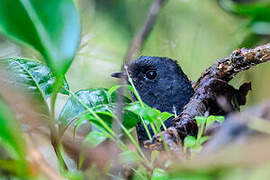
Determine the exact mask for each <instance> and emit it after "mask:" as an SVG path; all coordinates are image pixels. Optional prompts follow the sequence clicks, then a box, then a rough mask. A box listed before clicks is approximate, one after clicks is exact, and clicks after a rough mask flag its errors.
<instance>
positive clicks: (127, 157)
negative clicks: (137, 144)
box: [119, 151, 141, 164]
mask: <svg viewBox="0 0 270 180" xmlns="http://www.w3.org/2000/svg"><path fill="white" fill-rule="evenodd" d="M119 162H120V163H121V164H139V163H140V162H141V160H140V156H139V155H138V154H137V153H136V152H135V151H124V152H122V153H120V154H119Z"/></svg>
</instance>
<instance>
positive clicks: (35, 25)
mask: <svg viewBox="0 0 270 180" xmlns="http://www.w3.org/2000/svg"><path fill="white" fill-rule="evenodd" d="M0 3H1V6H0V33H1V34H4V35H5V36H7V37H9V38H11V39H13V40H16V41H19V42H22V43H25V44H27V45H30V46H32V47H34V48H35V49H36V50H38V51H39V52H40V53H41V54H42V55H43V56H44V58H45V60H46V62H47V63H48V65H49V67H50V68H51V69H52V71H53V72H54V73H55V74H56V75H57V76H63V75H64V74H65V72H66V71H67V69H68V68H69V66H70V64H71V62H72V60H73V57H74V55H75V53H76V50H77V43H78V42H79V38H80V23H79V17H78V14H77V11H76V9H75V6H74V3H73V1H72V0H58V1H54V0H49V1H46V2H45V1H29V0H28V1H14V2H13V1H9V0H1V1H0ZM10 8H12V9H14V10H13V11H12V13H10ZM52 12H53V13H52Z"/></svg>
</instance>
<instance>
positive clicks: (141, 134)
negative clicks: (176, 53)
mask: <svg viewBox="0 0 270 180" xmlns="http://www.w3.org/2000/svg"><path fill="white" fill-rule="evenodd" d="M128 73H129V74H130V77H131V78H132V81H133V83H134V85H135V88H136V89H137V91H138V93H139V95H140V97H141V99H142V100H143V102H145V103H146V104H147V105H149V106H150V107H152V108H156V109H158V110H160V111H161V112H164V111H166V112H170V113H176V114H179V113H181V112H182V109H183V107H184V106H185V105H186V104H187V103H188V102H189V100H190V98H191V96H192V95H193V94H194V90H193V88H192V84H191V82H190V81H189V80H188V78H187V76H186V75H185V74H184V72H183V71H182V69H181V67H180V66H179V65H178V64H177V62H176V61H174V60H172V59H170V58H167V57H155V56H142V57H140V58H139V59H137V60H135V61H133V62H132V63H131V64H129V65H128ZM111 76H112V77H116V78H121V77H125V76H126V73H124V72H118V73H113V74H112V75H111ZM164 124H165V125H166V127H170V126H172V125H173V118H169V119H168V120H166V121H165V122H164ZM150 132H151V128H150ZM151 133H152V132H151ZM137 134H138V139H139V141H140V142H142V141H144V140H147V134H146V132H145V129H144V127H143V125H142V124H141V123H139V124H138V126H137ZM152 135H153V133H152Z"/></svg>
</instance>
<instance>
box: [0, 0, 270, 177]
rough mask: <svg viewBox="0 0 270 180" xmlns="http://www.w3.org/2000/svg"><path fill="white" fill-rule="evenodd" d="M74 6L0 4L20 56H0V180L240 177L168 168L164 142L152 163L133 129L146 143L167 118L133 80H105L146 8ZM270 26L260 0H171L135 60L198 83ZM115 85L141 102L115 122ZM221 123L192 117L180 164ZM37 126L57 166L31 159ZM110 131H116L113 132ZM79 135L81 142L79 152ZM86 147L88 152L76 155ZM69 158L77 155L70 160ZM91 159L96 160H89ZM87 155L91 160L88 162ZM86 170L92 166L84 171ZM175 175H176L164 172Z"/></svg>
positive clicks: (268, 9)
mask: <svg viewBox="0 0 270 180" xmlns="http://www.w3.org/2000/svg"><path fill="white" fill-rule="evenodd" d="M75 3H76V4H75ZM75 3H74V2H73V1H72V0H46V1H42V0H39V1H37V0H36V1H35V0H21V1H19V0H16V1H11V0H0V33H1V35H2V37H1V38H7V39H11V40H12V41H14V43H18V44H19V46H16V47H17V48H20V56H21V55H22V56H23V57H24V58H21V57H15V55H14V54H16V53H14V54H12V53H11V55H9V57H6V56H3V57H2V56H1V54H3V52H2V50H1V49H0V57H1V59H0V74H1V76H0V84H3V85H4V86H1V87H0V89H2V90H1V91H0V176H1V178H2V177H3V178H10V179H17V178H27V179H44V178H48V179H50V178H55V177H58V178H59V177H66V178H68V179H85V178H86V179H87V178H88V179H89V178H90V177H91V178H93V179H95V178H96V179H100V178H104V177H112V178H116V179H121V178H122V177H121V175H120V174H119V173H115V171H116V172H118V171H119V169H120V167H121V168H122V167H128V170H127V171H130V172H128V173H129V174H132V175H133V179H152V180H159V179H162V180H163V179H179V178H180V179H215V178H217V179H218V178H220V179H226V177H227V178H231V177H234V178H236V179H237V178H242V177H245V175H244V174H245V169H244V168H238V169H237V170H238V171H237V170H236V171H233V169H234V167H224V168H223V167H215V166H214V165H213V167H211V168H206V169H196V168H193V169H192V168H191V169H189V170H187V171H184V170H183V168H182V169H181V167H179V168H178V167H174V166H173V165H174V164H172V163H171V162H172V160H173V159H171V157H170V155H171V154H170V150H169V148H168V147H167V146H166V144H164V148H165V150H166V151H167V152H165V153H166V155H167V157H166V159H165V160H164V161H163V162H162V166H161V165H160V164H158V162H159V161H160V159H159V158H160V157H161V156H162V155H161V152H158V151H153V152H151V154H150V155H149V157H148V156H147V155H146V153H145V152H144V149H143V148H142V147H140V145H139V143H138V142H137V139H136V138H137V137H136V132H135V131H136V130H135V126H136V125H137V124H138V123H139V122H142V124H143V125H144V128H145V129H146V132H147V136H148V139H152V137H151V135H150V132H149V129H148V127H149V126H150V127H151V128H152V130H153V132H154V134H158V133H160V132H161V129H162V128H163V129H166V127H165V125H164V121H165V120H166V119H168V118H170V117H171V116H173V114H170V113H168V112H160V111H158V110H156V109H153V108H151V107H149V106H147V105H146V104H145V103H144V102H143V101H142V100H141V98H140V96H139V94H138V92H137V91H136V88H135V87H134V85H133V83H132V80H131V78H130V77H128V81H129V83H130V84H131V85H124V86H120V85H115V84H116V82H114V81H113V80H111V79H109V73H111V72H112V71H113V70H116V69H117V68H118V65H119V64H120V63H121V61H122V58H123V57H124V54H125V52H126V50H127V47H128V44H129V43H130V41H131V39H132V37H133V35H134V33H135V32H137V31H138V30H139V27H140V25H141V24H142V23H143V20H144V19H145V16H146V14H147V10H148V7H149V4H150V3H151V1H137V0H130V1H124V0H122V1H121V0H118V1H107V0H90V1H86V0H83V1H75ZM76 7H77V8H78V9H79V13H78V12H77V10H76ZM84 7H85V9H84ZM231 12H233V13H234V15H232V14H230V13H231ZM79 14H80V16H81V20H80V19H79ZM80 22H82V24H80ZM81 27H82V30H81ZM269 27H270V3H269V1H267V0H262V1H258V2H257V1H256V2H254V3H249V4H237V3H235V2H234V1H231V0H220V4H217V3H216V2H214V1H211V0H205V1H202V0H193V1H184V0H181V1H179V2H178V1H173V0H172V1H168V2H167V4H166V6H165V7H164V9H162V11H161V12H160V14H159V17H158V20H157V24H156V26H155V27H154V29H153V32H152V33H151V35H150V37H149V38H148V39H147V40H146V44H145V46H144V48H143V50H142V51H141V52H139V54H142V55H155V56H168V57H172V58H175V59H180V61H179V62H180V64H181V65H182V68H183V69H184V70H185V72H187V74H188V75H189V76H190V77H191V78H192V79H194V80H195V79H196V78H197V77H198V76H199V75H200V73H201V72H202V70H203V69H204V68H206V67H208V66H209V64H210V63H212V62H213V60H215V59H217V58H221V57H224V56H226V55H228V54H229V52H230V51H231V50H233V49H235V48H237V47H240V46H243V45H245V46H253V45H256V44H261V43H263V42H266V41H267V36H269V34H270V31H269ZM221 36H222V37H221ZM80 38H81V42H80ZM7 39H4V40H3V42H2V44H5V43H6V42H7V41H8V40H7ZM0 45H1V44H0ZM10 46H12V45H10ZM3 47H6V46H4V45H3ZM8 47H9V46H8ZM3 49H5V48H3ZM3 51H4V50H3ZM29 57H31V59H30V58H29ZM73 61H74V63H73V64H72V62H73ZM71 64H72V65H71ZM103 67H104V68H103ZM88 68H89V69H90V70H89V69H88ZM260 70H261V72H259V73H261V74H259V73H257V74H255V75H254V77H250V78H249V76H250V74H248V73H245V74H244V73H243V74H242V75H241V77H239V78H238V79H237V80H235V81H233V82H232V83H233V84H235V85H239V84H240V83H241V81H244V80H245V79H247V78H249V79H253V80H258V79H259V78H260V76H261V75H262V74H263V73H265V72H268V71H269V65H268V66H265V67H262V68H261V69H260ZM88 71H89V72H88ZM97 71H100V72H98V73H97ZM258 71H259V70H258ZM127 74H128V73H127ZM105 75H106V78H104V77H103V76H105ZM265 77H266V78H268V77H269V76H265ZM264 81H265V79H261V80H258V81H255V88H257V90H258V89H259V86H260V85H261V84H265V83H264ZM68 82H69V83H68ZM266 86H267V87H265V86H264V89H265V92H263V90H261V92H262V93H259V92H255V95H252V97H249V101H250V102H249V103H250V104H252V103H255V102H258V101H260V100H261V99H263V98H266V97H267V96H268V97H269V93H268V92H269V91H267V88H268V90H269V88H270V86H269V85H266ZM119 88H125V89H126V90H127V91H130V92H132V93H133V94H134V96H135V97H136V99H137V100H138V101H135V102H134V101H132V100H131V98H129V96H130V95H128V94H127V95H125V96H123V99H124V104H125V107H124V109H123V112H122V114H123V117H122V119H119V118H118V116H117V110H118V109H117V96H118V89H119ZM258 91H259V90H258ZM252 94H254V93H252ZM61 102H63V103H62V104H61ZM61 105H62V106H61ZM18 107H19V108H18ZM58 114H59V115H58ZM121 120H122V121H121ZM223 121H224V117H223V116H213V115H210V116H208V117H196V122H197V125H198V129H199V131H198V135H197V137H193V136H187V137H186V138H185V139H184V142H183V152H184V155H183V159H185V160H187V161H192V160H193V157H194V155H195V154H197V153H199V152H200V151H201V150H202V149H203V146H204V143H205V142H206V141H207V140H208V139H209V138H211V137H208V136H204V132H205V131H206V130H207V129H208V128H209V127H210V126H211V125H212V124H213V123H222V122H223ZM36 122H39V126H41V128H40V127H38V128H40V129H42V128H44V129H46V130H45V132H43V131H42V130H40V132H42V133H43V134H46V135H47V136H50V137H49V138H48V137H47V136H46V138H47V139H48V140H49V142H50V144H49V146H50V147H53V157H56V162H57V163H56V164H57V165H56V166H57V168H54V165H55V164H54V161H50V159H49V158H48V159H46V158H43V159H38V160H37V159H35V158H37V157H39V154H38V153H37V151H38V152H39V150H38V149H39V147H35V143H31V140H33V139H34V137H33V135H29V134H31V132H30V131H31V129H32V128H33V129H35V128H36V127H35V125H33V126H31V125H32V123H33V124H34V123H36ZM85 122H87V123H85ZM37 124H38V123H37ZM40 124H41V125H40ZM83 126H88V127H89V129H88V130H87V131H86V132H87V133H85V131H84V133H85V134H83V135H81V134H80V133H79V132H78V131H80V128H81V127H83ZM116 127H120V132H118V131H117V128H116ZM38 128H37V129H38ZM70 132H72V133H71V134H72V135H73V139H72V142H73V143H74V144H73V143H66V144H65V135H66V134H70ZM28 133H29V134H28ZM77 136H79V138H80V140H81V141H79V145H77V144H78V142H77V141H76V140H77ZM162 138H163V139H164V138H165V137H163V136H162ZM69 140H70V139H69ZM29 141H30V143H29ZM108 142H113V144H114V145H115V147H114V146H113V148H112V146H109V147H110V148H111V149H110V148H107V146H106V145H107V144H109V143H108ZM33 144H34V145H33ZM67 144H68V145H69V147H72V146H74V147H75V146H76V147H75V148H74V149H72V148H71V149H72V150H70V149H67V148H65V147H66V145H67ZM98 148H101V149H102V148H103V149H102V150H101V149H98ZM2 149H3V150H2ZM87 150H89V152H90V153H88V154H87V153H84V152H83V151H85V152H88V151H87ZM105 150H106V151H105ZM43 151H44V150H43ZM70 151H72V152H71V153H70ZM101 152H103V155H104V157H105V156H107V155H108V154H110V157H111V159H105V158H104V159H102V158H101V157H98V155H100V153H101ZM48 153H49V152H48ZM69 153H70V154H72V155H74V154H76V155H77V156H76V157H75V158H74V156H73V160H71V159H70V157H68V156H69V155H70V154H69ZM95 153H96V154H97V155H96V154H95ZM37 154H38V155H37ZM43 154H44V152H43ZM45 154H46V152H45ZM72 155H71V156H72ZM95 155H96V158H97V159H98V158H100V159H98V160H97V159H95V158H93V156H95ZM88 156H89V157H90V156H91V157H92V159H91V158H90V160H91V162H88V161H90V160H89V157H88ZM102 157H103V156H102ZM71 158H72V157H71ZM44 159H46V160H47V161H48V162H44V161H43V160H44ZM71 161H72V162H71ZM103 161H104V162H103ZM43 163H44V164H43ZM87 163H88V164H89V163H90V164H91V165H88V166H87V165H85V164H87ZM99 163H101V164H102V165H99ZM47 167H49V168H47ZM173 168H174V169H177V170H171V169H173ZM44 169H46V170H47V171H46V170H44ZM117 170H118V171H117ZM258 171H259V172H261V173H259V175H261V177H267V176H264V175H265V172H267V169H266V166H265V167H262V168H260V169H258ZM253 173H254V174H255V173H256V172H253ZM254 174H253V175H254ZM255 177H257V176H255V175H254V178H255ZM268 177H269V176H268Z"/></svg>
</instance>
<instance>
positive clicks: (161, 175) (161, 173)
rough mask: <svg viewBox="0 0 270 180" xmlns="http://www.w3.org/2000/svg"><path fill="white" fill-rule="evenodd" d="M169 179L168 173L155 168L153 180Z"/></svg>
mask: <svg viewBox="0 0 270 180" xmlns="http://www.w3.org/2000/svg"><path fill="white" fill-rule="evenodd" d="M167 179H169V175H168V173H167V172H166V171H165V170H163V169H159V168H155V169H154V171H153V174H152V177H151V180H167Z"/></svg>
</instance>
